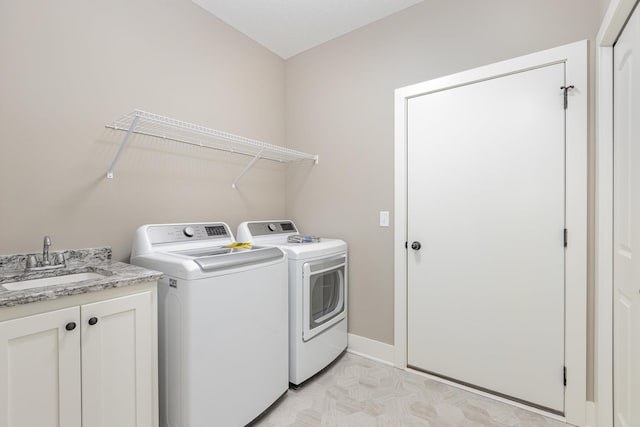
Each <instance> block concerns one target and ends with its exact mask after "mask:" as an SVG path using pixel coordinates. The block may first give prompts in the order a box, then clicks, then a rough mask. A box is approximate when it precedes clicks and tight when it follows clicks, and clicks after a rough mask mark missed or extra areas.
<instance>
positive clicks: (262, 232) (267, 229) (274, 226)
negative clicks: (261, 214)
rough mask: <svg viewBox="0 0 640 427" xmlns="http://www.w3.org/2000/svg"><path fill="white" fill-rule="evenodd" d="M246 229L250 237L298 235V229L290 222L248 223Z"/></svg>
mask: <svg viewBox="0 0 640 427" xmlns="http://www.w3.org/2000/svg"><path fill="white" fill-rule="evenodd" d="M247 227H248V228H249V232H250V233H251V235H252V236H266V235H270V234H291V233H296V234H297V233H298V229H297V228H296V226H295V224H294V223H293V222H292V221H263V222H250V223H248V224H247Z"/></svg>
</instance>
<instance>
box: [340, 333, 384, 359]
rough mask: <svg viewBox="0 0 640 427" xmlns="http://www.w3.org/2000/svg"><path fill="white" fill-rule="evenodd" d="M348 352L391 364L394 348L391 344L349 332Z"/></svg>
mask: <svg viewBox="0 0 640 427" xmlns="http://www.w3.org/2000/svg"><path fill="white" fill-rule="evenodd" d="M347 351H348V352H349V353H353V354H357V355H358V356H362V357H366V358H367V359H372V360H375V361H377V362H381V363H385V364H387V365H391V366H394V365H393V357H394V354H395V353H394V352H395V348H394V347H393V346H392V345H391V344H387V343H383V342H380V341H376V340H372V339H370V338H365V337H361V336H360V335H354V334H349V345H348V347H347Z"/></svg>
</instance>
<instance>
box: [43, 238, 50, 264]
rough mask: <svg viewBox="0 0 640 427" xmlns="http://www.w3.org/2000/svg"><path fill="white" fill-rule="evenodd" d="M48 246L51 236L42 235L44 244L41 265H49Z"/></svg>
mask: <svg viewBox="0 0 640 427" xmlns="http://www.w3.org/2000/svg"><path fill="white" fill-rule="evenodd" d="M49 246H51V237H49V236H44V245H43V246H42V265H51V261H49Z"/></svg>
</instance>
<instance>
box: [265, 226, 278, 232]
mask: <svg viewBox="0 0 640 427" xmlns="http://www.w3.org/2000/svg"><path fill="white" fill-rule="evenodd" d="M267 228H268V229H269V231H276V230H277V229H278V227H277V226H276V225H275V224H269V225H267Z"/></svg>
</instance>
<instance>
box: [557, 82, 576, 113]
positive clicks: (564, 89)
mask: <svg viewBox="0 0 640 427" xmlns="http://www.w3.org/2000/svg"><path fill="white" fill-rule="evenodd" d="M570 89H573V85H570V86H560V90H563V91H564V109H565V110H566V109H567V108H568V107H569V98H568V97H569V93H568V92H569V90H570Z"/></svg>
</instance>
